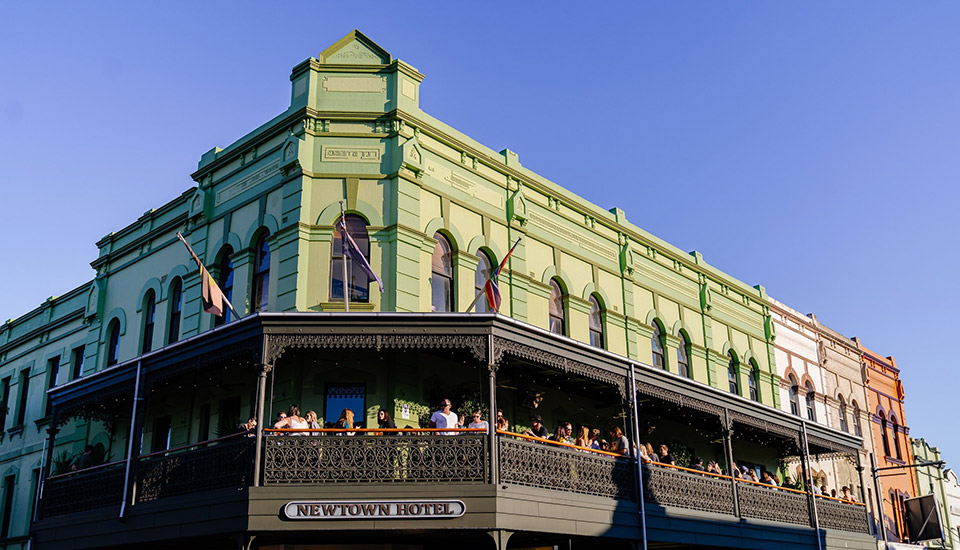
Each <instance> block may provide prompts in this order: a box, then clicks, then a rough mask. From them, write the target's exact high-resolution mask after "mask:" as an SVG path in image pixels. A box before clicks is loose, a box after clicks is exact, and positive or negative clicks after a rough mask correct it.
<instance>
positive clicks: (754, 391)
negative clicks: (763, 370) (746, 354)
mask: <svg viewBox="0 0 960 550" xmlns="http://www.w3.org/2000/svg"><path fill="white" fill-rule="evenodd" d="M747 384H749V391H750V400H751V401H760V367H759V366H758V365H757V362H756V361H755V360H753V359H751V360H750V379H749V380H748V381H747Z"/></svg>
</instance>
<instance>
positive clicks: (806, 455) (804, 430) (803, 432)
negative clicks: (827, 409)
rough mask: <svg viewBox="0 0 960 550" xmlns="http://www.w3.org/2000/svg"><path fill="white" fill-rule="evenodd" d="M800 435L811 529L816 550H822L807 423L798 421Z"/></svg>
mask: <svg viewBox="0 0 960 550" xmlns="http://www.w3.org/2000/svg"><path fill="white" fill-rule="evenodd" d="M800 435H801V436H802V437H803V457H804V460H805V461H806V463H807V478H808V479H809V480H810V486H809V488H810V492H809V495H810V503H811V508H810V509H811V512H812V514H813V528H814V529H815V530H816V533H814V534H815V535H816V537H817V549H818V550H823V544H822V543H821V542H820V516H819V515H818V514H817V496H816V495H815V494H814V492H813V472H811V471H810V445H809V444H808V443H807V421H806V420H801V421H800Z"/></svg>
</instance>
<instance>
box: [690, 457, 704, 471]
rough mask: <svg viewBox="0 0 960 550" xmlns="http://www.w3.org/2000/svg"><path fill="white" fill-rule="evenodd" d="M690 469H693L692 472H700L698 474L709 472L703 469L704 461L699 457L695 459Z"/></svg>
mask: <svg viewBox="0 0 960 550" xmlns="http://www.w3.org/2000/svg"><path fill="white" fill-rule="evenodd" d="M690 469H691V470H696V471H698V472H706V471H707V469H706V468H704V467H703V459H702V458H700V457H699V456H698V457H694V459H693V462H692V463H691V464H690Z"/></svg>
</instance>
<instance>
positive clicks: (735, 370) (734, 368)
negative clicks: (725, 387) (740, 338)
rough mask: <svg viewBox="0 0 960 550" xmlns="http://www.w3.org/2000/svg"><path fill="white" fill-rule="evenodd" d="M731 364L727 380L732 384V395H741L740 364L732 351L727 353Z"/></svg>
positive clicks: (728, 367) (728, 365)
mask: <svg viewBox="0 0 960 550" xmlns="http://www.w3.org/2000/svg"><path fill="white" fill-rule="evenodd" d="M727 356H728V357H729V358H730V362H729V363H727V380H728V381H729V383H730V393H735V394H737V395H740V362H739V361H737V356H736V355H734V354H733V352H732V351H728V352H727Z"/></svg>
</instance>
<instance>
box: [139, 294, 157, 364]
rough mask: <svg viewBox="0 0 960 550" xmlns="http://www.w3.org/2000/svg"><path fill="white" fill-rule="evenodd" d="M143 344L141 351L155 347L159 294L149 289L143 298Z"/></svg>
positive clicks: (145, 351)
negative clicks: (154, 328) (154, 330)
mask: <svg viewBox="0 0 960 550" xmlns="http://www.w3.org/2000/svg"><path fill="white" fill-rule="evenodd" d="M142 311H143V344H142V345H141V346H140V353H141V354H143V353H147V352H149V351H150V350H151V349H153V327H154V326H155V324H156V321H157V295H156V294H154V292H153V290H152V289H151V290H148V291H147V295H146V296H144V298H143V310H142Z"/></svg>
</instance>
